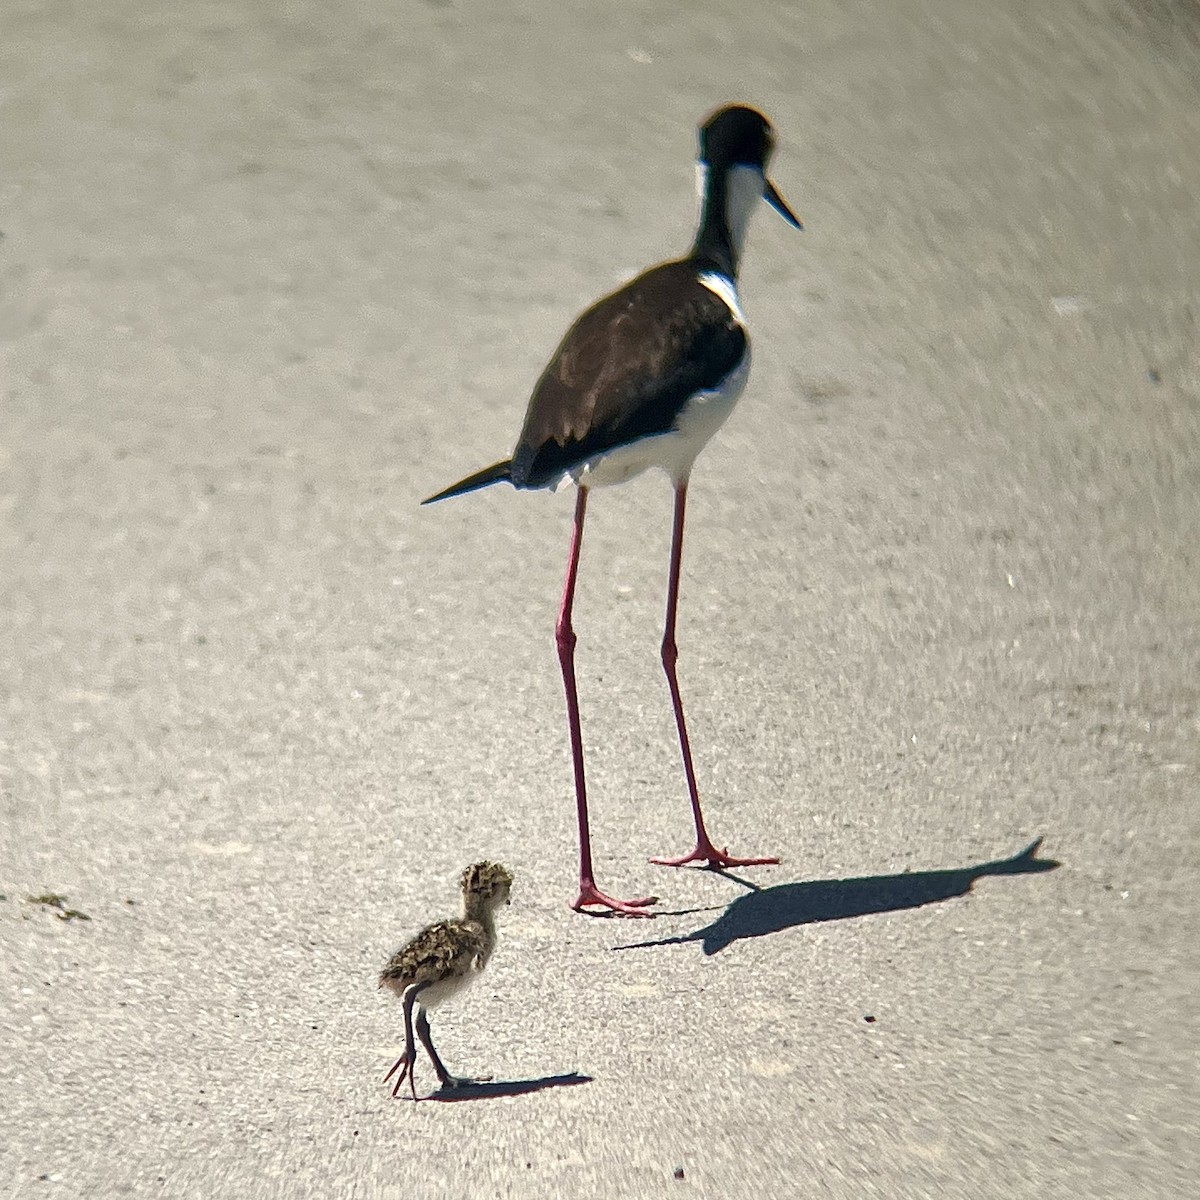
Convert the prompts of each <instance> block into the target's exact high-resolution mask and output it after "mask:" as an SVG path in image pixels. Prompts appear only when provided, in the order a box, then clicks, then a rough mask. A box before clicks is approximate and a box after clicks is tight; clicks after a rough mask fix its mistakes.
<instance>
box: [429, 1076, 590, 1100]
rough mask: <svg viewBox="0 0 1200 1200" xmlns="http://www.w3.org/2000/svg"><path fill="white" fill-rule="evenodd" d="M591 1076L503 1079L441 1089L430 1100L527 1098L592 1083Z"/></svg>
mask: <svg viewBox="0 0 1200 1200" xmlns="http://www.w3.org/2000/svg"><path fill="white" fill-rule="evenodd" d="M591 1082H592V1077H591V1076H590V1075H580V1074H579V1072H578V1071H571V1072H570V1073H569V1074H567V1075H543V1076H542V1078H541V1079H501V1080H497V1081H496V1082H495V1083H485V1082H483V1081H482V1080H480V1081H479V1082H477V1083H468V1084H464V1085H463V1086H461V1087H455V1088H445V1087H444V1088H441V1089H440V1090H439V1091H436V1092H434V1093H432V1094H431V1095H430V1096H429V1097H428V1099H430V1100H438V1101H440V1102H441V1103H442V1104H457V1103H459V1102H460V1101H463V1100H494V1099H496V1098H497V1097H499V1096H527V1095H529V1093H530V1092H543V1091H545V1090H546V1089H547V1088H556V1087H575V1086H577V1085H578V1084H581V1083H591Z"/></svg>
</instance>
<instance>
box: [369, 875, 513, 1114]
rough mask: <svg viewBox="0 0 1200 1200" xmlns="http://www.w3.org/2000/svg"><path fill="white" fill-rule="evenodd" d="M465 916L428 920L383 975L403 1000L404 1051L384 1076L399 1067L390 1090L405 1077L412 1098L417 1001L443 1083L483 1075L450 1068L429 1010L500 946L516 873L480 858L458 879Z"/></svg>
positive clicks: (421, 1030) (462, 1083)
mask: <svg viewBox="0 0 1200 1200" xmlns="http://www.w3.org/2000/svg"><path fill="white" fill-rule="evenodd" d="M459 884H460V886H461V887H462V895H463V915H462V917H461V918H459V919H458V920H454V921H438V922H436V923H435V924H433V925H427V926H426V927H425V928H424V929H422V930H421V932H420V933H418V934H417V936H416V937H414V938H413V939H412V941H411V942H409V943H408V945H406V946H404V947H403V948H401V949H400V950H397V951H396V953H395V954H393V955H392V957H391V958H389V959H388V962H387V966H385V967H384V968H383V970H382V971H381V972H380V975H379V986H380V987H381V988H390V989H391V990H392V991H393V992H395V993H396V995H397V996H400V997H401V998H402V999H403V1000H404V1053H403V1054H402V1055H400V1057H399V1058H398V1059H396V1061H395V1063H394V1064H393V1065H392V1069H391V1070H390V1071H389V1072H388V1073H387V1074H386V1075H385V1076H384V1077H383V1081H384V1083H387V1081H388V1080H389V1079H391V1077H392V1076H393V1075H395V1074H396V1072H397V1071H399V1072H400V1074H399V1076H398V1077H397V1079H396V1085H395V1087H393V1088H392V1095H393V1096H395V1095H397V1094H399V1091H400V1085H401V1084H402V1083H403V1082H404V1080H405V1079H406V1078H407V1080H408V1086H409V1090H410V1091H411V1092H412V1097H413V1099H414V1100H415V1099H416V1098H417V1085H416V1080H415V1079H414V1078H413V1067H414V1065H415V1063H416V1061H417V1047H416V1043H415V1042H414V1041H413V1016H412V1011H413V1005H414V1004H415V1005H416V1006H417V1035H418V1036H419V1037H420V1039H421V1044H422V1045H423V1046H424V1047H425V1049H426V1051H427V1052H428V1054H429V1057H430V1059H431V1060H432V1062H433V1069H434V1070H435V1071H437V1077H438V1081H439V1082H440V1083H441V1085H442V1087H444V1088H447V1089H450V1088H458V1087H470V1086H471V1085H472V1084H474V1083H483V1082H486V1080H487V1079H489V1078H491V1077H490V1076H483V1077H482V1078H480V1079H469V1078H462V1077H459V1076H456V1075H451V1074H450V1072H449V1071H447V1070H446V1068H445V1065H444V1064H443V1063H442V1060H441V1058H439V1057H438V1052H437V1051H436V1050H435V1049H434V1048H433V1040H432V1038H431V1037H430V1036H429V1016H428V1014H427V1010H428V1009H430V1008H433V1007H434V1006H435V1005H437V1004H441V1003H442V1001H443V1000H448V999H449V998H450V997H451V996H453V995H455V994H456V993H457V992H460V991H462V989H463V988H464V987H466V986H467V984H468V983H470V982H471V980H472V979H474V978H475V976H476V975H478V974H479V972H480V971H482V970H483V968H484V967H486V966H487V964H488V959H489V958H491V957H492V951H493V950H494V949H495V948H496V909H498V908H499V907H500V905H502V904H507V903H508V902H509V901H508V894H509V890H510V889H511V887H512V876H511V875H510V874H509V873H508V871H507V870H505V868H504V867H502V866H501V865H500V864H499V863H493V862H478V863H475V864H474V865H473V866H470V867H467V869H466V870H465V871H463V873H462V875H461V877H460V878H459Z"/></svg>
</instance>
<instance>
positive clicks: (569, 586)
mask: <svg viewBox="0 0 1200 1200" xmlns="http://www.w3.org/2000/svg"><path fill="white" fill-rule="evenodd" d="M586 508H587V488H585V487H580V489H579V497H578V499H577V500H576V501H575V524H574V528H573V529H572V531H571V557H570V559H569V561H568V562H567V581H566V584H565V586H564V587H563V598H562V609H561V610H560V611H559V614H558V625H557V626H556V628H555V641H556V642H557V643H558V661H559V663H560V664H561V665H562V675H563V688H564V689H565V690H566V693H567V722H568V724H569V725H570V727H571V757H572V759H573V760H574V763H575V805H576V808H577V810H578V815H579V899H577V900H576V901H575V903H574V904H572V905H571V907H572V908H573V909H575V910H576V911H577V912H582V911H583V910H584V909H585V908H588V907H600V908H603V909H606V910H607V911H609V912H613V913H620V914H621V915H623V916H628V917H649V916H653V914H652V913H648V912H646V911H645V906H646V905H647V904H653V903H654V902H655V900H656V899H657V897H656V896H645V897H643V898H642V899H640V900H614V899H613V898H612V897H611V896H606V895H605V894H604V893H603V892H602V891H600V889H599V888H597V887H596V880H595V876H594V874H593V872H592V837H591V831H590V829H589V826H588V807H587V785H586V783H585V781H584V775H583V735H582V733H581V731H580V727H579V693H578V691H577V690H576V687H575V641H576V638H575V630H574V629H573V628H572V626H571V608H572V606H573V605H574V603H575V577H576V575H578V573H579V549H580V546H581V545H582V544H583V515H584V511H585V509H586Z"/></svg>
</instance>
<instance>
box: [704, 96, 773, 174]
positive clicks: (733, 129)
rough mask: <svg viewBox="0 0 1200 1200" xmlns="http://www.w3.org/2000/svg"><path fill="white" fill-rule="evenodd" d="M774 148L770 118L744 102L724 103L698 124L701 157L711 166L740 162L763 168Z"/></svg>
mask: <svg viewBox="0 0 1200 1200" xmlns="http://www.w3.org/2000/svg"><path fill="white" fill-rule="evenodd" d="M774 149H775V132H774V130H773V129H772V128H771V122H770V121H768V120H767V118H766V117H764V116H763V115H762V113H760V112H759V111H758V110H757V109H754V108H748V107H747V106H746V105H744V104H727V105H726V106H725V107H724V108H719V109H717V111H716V112H715V113H713V114H712V116H710V117H709V118H708V120H707V121H705V122H704V124H703V125H701V126H700V161H701V162H702V163H706V164H707V165H708V166H709V167H710V168H711V169H714V170H722V169H725V168H728V167H734V166H739V167H758V168H759V169H760V170H762V171H766V169H767V160H768V159H770V157H771V151H772V150H774Z"/></svg>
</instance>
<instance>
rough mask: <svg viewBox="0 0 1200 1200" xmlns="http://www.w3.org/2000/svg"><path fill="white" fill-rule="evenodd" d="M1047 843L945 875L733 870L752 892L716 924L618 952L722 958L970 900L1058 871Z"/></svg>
mask: <svg viewBox="0 0 1200 1200" xmlns="http://www.w3.org/2000/svg"><path fill="white" fill-rule="evenodd" d="M1041 844H1042V839H1041V838H1038V839H1037V841H1035V842H1032V843H1031V844H1030V845H1028V846H1026V847H1025V849H1024V850H1022V851H1021V852H1020V853H1019V854H1014V855H1013V856H1012V857H1011V858H1004V859H999V860H997V861H995V862H983V863H977V864H976V865H975V866H971V867H954V868H950V869H947V870H942V871H914V872H911V873H910V872H905V873H903V874H900V875H868V876H864V877H862V878H859V879H827V880H815V881H811V882H799V883H782V884H778V885H776V886H774V887H759V886H758V885H757V884H753V883H750V882H749V881H748V880H745V879H740V878H739V877H738V876H736V875H734V874H732V873H731V872H729V871H718V872H717V874H720V875H725V876H727V877H728V878H730V879H732V880H733V881H734V882H735V883H740V884H741V885H742V886H743V887H745V888H748V889H749V891H748V892H747V894H746V895H744V896H739V897H738V898H737V899H736V900H735V901H734V902H733V903H732V904H730V905H729V907H728V908H726V909H725V911H724V912H723V913H722V914H721V915H720V916H719V917H718V918H717V919H716V920H715V921H713V922H712V923H711V924H709V925H706V926H704V927H703V928H702V929H697V930H695V931H693V932H692V933H687V934H683V935H681V936H679V937H670V938H661V939H659V940H656V941H649V942H631V943H629V944H628V945H624V946H614V947H613V949H614V950H637V949H642V948H645V947H649V946H672V945H679V944H682V943H686V942H699V943H700V945H701V948H702V949H703V951H704V953H705V954H708V955H712V954H719V953H720V952H721V951H722V950H724V949H725V948H726V947H727V946H729V945H732V944H733V943H734V942H736V941H740V940H741V939H742V938H752V937H763V936H764V935H766V934H768V933H779V932H780V931H781V930H784V929H791V928H793V927H795V926H797V925H811V924H813V923H815V922H817V921H842V920H845V919H847V918H849V917H865V916H868V915H870V914H871V913H885V912H896V911H898V910H900V909H905V908H920V907H922V906H923V905H925V904H937V903H938V902H940V901H942V900H951V899H953V898H954V897H955V896H965V895H966V894H967V893H968V892H969V891H970V890H971V885H972V884H973V883H974V882H975V880H977V879H980V878H982V877H983V876H985V875H1030V874H1035V873H1037V872H1040V871H1053V870H1054V869H1055V868H1056V867H1058V866H1060V865H1061V864H1060V863H1059V862H1058V861H1057V860H1055V859H1053V858H1038V857H1037V852H1038V848H1039V847H1040V846H1041Z"/></svg>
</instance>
